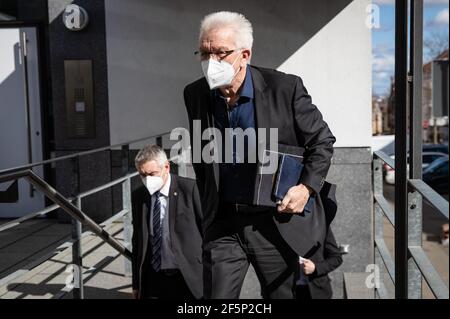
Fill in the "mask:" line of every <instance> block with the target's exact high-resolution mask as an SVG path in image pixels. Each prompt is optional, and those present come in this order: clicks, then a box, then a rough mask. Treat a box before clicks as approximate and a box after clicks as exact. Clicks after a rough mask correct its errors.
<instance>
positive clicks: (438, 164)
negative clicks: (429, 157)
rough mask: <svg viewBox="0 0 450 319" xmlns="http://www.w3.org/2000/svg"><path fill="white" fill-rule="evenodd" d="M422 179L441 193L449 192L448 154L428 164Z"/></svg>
mask: <svg viewBox="0 0 450 319" xmlns="http://www.w3.org/2000/svg"><path fill="white" fill-rule="evenodd" d="M422 179H423V181H424V182H425V183H427V184H428V185H429V186H430V187H431V188H432V189H434V190H435V191H436V192H438V193H439V194H448V155H447V156H443V157H440V158H438V159H436V160H435V161H434V162H433V163H431V164H430V165H428V167H427V168H426V169H425V170H424V171H423V175H422Z"/></svg>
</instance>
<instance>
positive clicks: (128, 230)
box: [122, 178, 133, 277]
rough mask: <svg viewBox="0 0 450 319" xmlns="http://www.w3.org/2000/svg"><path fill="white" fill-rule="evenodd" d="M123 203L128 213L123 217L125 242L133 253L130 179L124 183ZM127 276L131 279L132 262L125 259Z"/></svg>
mask: <svg viewBox="0 0 450 319" xmlns="http://www.w3.org/2000/svg"><path fill="white" fill-rule="evenodd" d="M122 203H123V209H124V210H125V209H126V210H127V211H128V212H127V213H126V214H125V215H124V216H123V240H124V246H125V248H127V249H128V250H130V251H132V243H131V236H132V235H133V226H132V224H131V223H132V218H133V217H132V206H131V179H130V178H128V179H126V180H125V181H124V182H123V183H122ZM124 268H125V276H127V277H130V276H131V275H132V267H131V261H130V260H129V259H127V258H124Z"/></svg>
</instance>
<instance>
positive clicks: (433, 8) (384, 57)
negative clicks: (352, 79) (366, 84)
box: [372, 0, 449, 95]
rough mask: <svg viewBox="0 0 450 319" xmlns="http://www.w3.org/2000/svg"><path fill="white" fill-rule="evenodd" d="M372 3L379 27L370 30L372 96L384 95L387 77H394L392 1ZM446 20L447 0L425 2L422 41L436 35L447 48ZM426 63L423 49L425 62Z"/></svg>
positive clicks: (388, 83)
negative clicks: (440, 37)
mask: <svg viewBox="0 0 450 319" xmlns="http://www.w3.org/2000/svg"><path fill="white" fill-rule="evenodd" d="M373 3H374V4H376V5H378V6H379V9H380V27H379V28H373V29H372V55H373V62H372V63H373V65H372V67H373V73H372V80H373V82H372V83H373V84H372V88H373V94H375V95H387V94H388V93H389V87H390V77H391V76H393V75H394V53H395V52H394V46H395V43H394V39H395V33H394V25H395V7H394V0H373ZM448 16H449V1H448V0H424V41H426V39H427V38H429V37H432V36H436V34H438V35H440V36H444V37H445V38H446V39H447V41H446V42H447V47H448V28H449V25H448ZM429 60H430V56H429V54H427V50H426V48H424V62H426V61H429Z"/></svg>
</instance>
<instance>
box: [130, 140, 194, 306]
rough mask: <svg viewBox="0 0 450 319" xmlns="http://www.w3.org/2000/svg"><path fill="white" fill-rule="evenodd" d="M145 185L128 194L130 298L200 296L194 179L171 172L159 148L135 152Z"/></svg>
mask: <svg viewBox="0 0 450 319" xmlns="http://www.w3.org/2000/svg"><path fill="white" fill-rule="evenodd" d="M135 164H136V168H137V170H138V171H139V174H140V176H141V179H142V182H143V184H144V185H143V186H142V187H140V188H138V189H137V190H136V191H134V192H133V193H132V210H133V239H132V244H133V254H132V257H133V258H132V268H133V296H134V298H140V299H144V298H164V299H167V298H176V299H194V298H202V297H203V286H202V280H203V275H202V271H203V269H202V243H203V240H202V230H201V223H202V212H201V203H200V197H199V193H198V189H197V186H196V183H195V181H194V180H192V179H188V178H183V177H180V176H176V175H172V174H170V164H169V161H168V160H167V157H166V154H165V152H164V150H163V149H162V148H160V147H159V146H156V145H149V146H146V147H144V148H143V149H142V150H140V151H139V153H138V154H137V156H136V159H135Z"/></svg>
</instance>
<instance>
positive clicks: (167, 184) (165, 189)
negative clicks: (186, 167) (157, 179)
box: [159, 173, 170, 197]
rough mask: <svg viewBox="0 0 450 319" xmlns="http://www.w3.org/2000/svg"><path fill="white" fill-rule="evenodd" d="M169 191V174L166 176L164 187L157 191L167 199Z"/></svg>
mask: <svg viewBox="0 0 450 319" xmlns="http://www.w3.org/2000/svg"><path fill="white" fill-rule="evenodd" d="M169 190H170V173H169V174H168V176H167V181H166V183H165V184H164V186H163V187H162V188H161V190H160V191H159V192H160V193H161V194H162V195H164V196H166V197H169Z"/></svg>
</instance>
